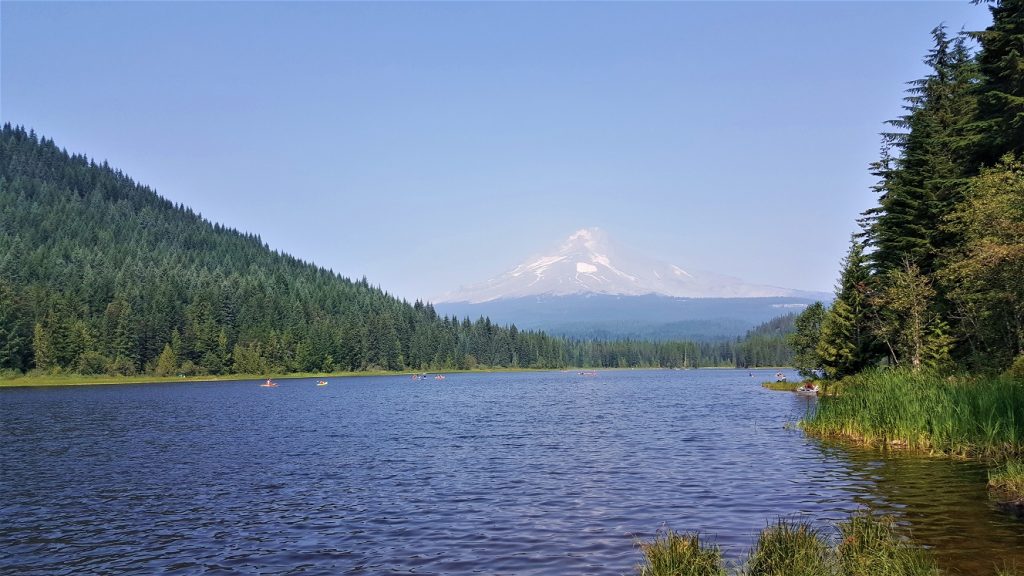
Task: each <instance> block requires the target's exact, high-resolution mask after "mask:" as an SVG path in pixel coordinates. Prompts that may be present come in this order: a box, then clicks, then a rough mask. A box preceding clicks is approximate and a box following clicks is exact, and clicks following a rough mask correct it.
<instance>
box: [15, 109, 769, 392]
mask: <svg viewBox="0 0 1024 576" xmlns="http://www.w3.org/2000/svg"><path fill="white" fill-rule="evenodd" d="M778 340H780V338H776V340H772V339H771V337H769V336H765V335H761V334H758V335H756V337H753V338H751V339H748V340H746V341H741V342H722V343H695V342H658V343H656V342H644V341H629V340H625V341H614V342H596V341H585V340H569V339H562V338H555V337H551V336H548V335H546V334H544V333H541V332H535V331H521V330H517V329H516V328H515V326H509V327H504V326H498V325H495V324H494V323H492V322H491V321H490V320H488V319H487V318H479V319H477V320H475V321H471V320H470V319H468V318H466V319H461V320H460V319H458V318H454V317H446V316H439V315H438V314H437V313H436V312H435V311H434V309H433V307H432V306H431V305H430V304H425V303H423V302H419V301H417V302H414V303H411V304H410V303H408V302H405V301H402V300H399V299H396V298H394V297H392V296H390V295H388V294H387V293H386V292H384V291H382V290H381V289H379V288H377V287H374V286H371V285H370V284H369V283H368V282H367V281H366V279H362V280H358V281H352V280H349V279H347V278H344V277H341V276H339V275H337V274H334V273H333V272H331V271H329V270H326V269H324V268H319V267H317V266H315V265H312V264H309V263H306V262H303V261H300V260H298V259H296V258H293V257H291V256H288V255H286V254H281V253H279V252H277V251H274V250H271V249H270V248H269V247H268V246H266V245H265V244H264V243H263V242H262V241H261V240H260V238H259V237H258V236H256V235H252V234H242V233H239V232H237V231H235V230H231V229H227V228H224V227H222V226H220V225H219V224H213V223H210V222H208V221H206V220H204V219H203V218H202V217H201V216H199V215H198V214H196V213H194V212H193V211H192V210H190V209H189V208H187V207H185V206H180V205H175V204H173V203H172V202H170V201H168V200H166V199H164V198H162V197H160V196H158V195H157V194H156V193H155V192H154V191H153V190H151V189H149V188H147V187H145V186H142V185H139V184H136V183H135V182H134V181H132V180H131V179H130V178H128V177H127V176H126V175H125V174H123V173H121V172H120V171H118V170H115V169H113V168H111V167H110V166H108V165H107V164H106V163H104V164H96V163H95V162H93V161H90V160H89V159H87V158H86V157H85V156H81V155H70V154H68V153H67V152H66V151H63V150H61V149H59V148H58V147H57V146H56V145H55V144H54V143H53V141H52V140H49V139H46V138H40V137H38V136H36V135H35V134H34V133H32V132H28V131H26V130H24V129H22V128H17V127H12V126H11V125H9V124H8V125H5V126H4V127H3V133H2V140H0V371H3V370H6V371H18V372H26V371H32V370H35V371H40V372H46V373H56V372H73V373H79V374H121V375H132V374H140V373H146V374H157V375H169V374H224V373H244V374H263V373H269V372H275V373H288V372H321V371H323V372H329V371H359V370H372V369H384V370H405V369H414V370H427V369H429V370H443V369H467V368H475V367H483V366H488V367H531V368H562V367H568V366H580V367H618V366H636V367H699V366H727V365H734V364H736V363H739V364H740V365H746V364H749V363H759V364H772V365H776V364H785V363H787V359H788V358H789V356H788V355H787V354H788V351H786V350H785V349H784V347H782V346H781V345H780V344H779V342H778Z"/></svg>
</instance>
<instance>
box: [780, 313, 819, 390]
mask: <svg viewBox="0 0 1024 576" xmlns="http://www.w3.org/2000/svg"><path fill="white" fill-rule="evenodd" d="M825 314H826V311H825V306H824V305H823V304H822V303H821V302H815V303H814V304H811V305H810V306H808V307H807V308H806V309H804V311H803V312H801V313H800V315H799V316H797V317H796V320H795V321H794V325H795V331H794V332H793V334H790V335H789V338H788V340H787V341H788V343H789V347H790V348H791V349H792V350H793V356H794V357H793V366H794V367H795V368H796V369H797V371H799V372H800V375H801V376H804V377H805V378H813V377H815V376H816V375H817V373H818V370H820V369H821V367H822V360H821V357H820V356H819V355H818V341H819V340H820V339H821V323H822V321H823V320H824V319H825Z"/></svg>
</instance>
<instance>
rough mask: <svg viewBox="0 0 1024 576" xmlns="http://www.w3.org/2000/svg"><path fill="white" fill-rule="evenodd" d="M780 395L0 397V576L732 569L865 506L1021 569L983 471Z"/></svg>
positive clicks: (1021, 539)
mask: <svg viewBox="0 0 1024 576" xmlns="http://www.w3.org/2000/svg"><path fill="white" fill-rule="evenodd" d="M773 373H774V372H773V371H772V372H769V371H755V372H754V373H753V376H751V375H750V373H749V372H748V371H746V370H743V371H739V370H665V371H606V372H601V373H599V374H598V375H597V376H582V375H579V374H577V373H575V372H544V373H514V374H455V375H449V376H448V377H447V379H445V380H443V381H435V380H433V379H428V380H411V379H409V378H408V377H372V378H371V377H367V378H332V379H330V384H329V385H328V386H324V387H318V386H316V385H315V382H314V381H313V380H311V379H305V380H281V381H280V386H279V387H277V388H261V387H259V386H258V384H259V383H258V382H252V381H249V382H200V383H175V384H147V385H120V386H88V387H65V388H37V389H28V388H25V389H4V390H0V495H2V501H0V572H3V573H17V574H76V575H77V574H89V573H102V574H131V573H134V574H152V573H158V572H159V573H181V574H192V573H212V574H217V573H223V574H231V573H239V572H250V573H254V572H258V573H262V574H278V573H280V574H289V573H295V574H298V573H302V574H342V573H343V574H406V573H408V574H471V573H486V574H552V575H554V574H558V575H561V574H616V575H617V574H631V573H633V569H634V566H635V565H636V563H637V562H638V561H639V559H640V555H639V552H638V551H637V549H636V546H635V542H636V541H637V540H638V539H644V538H649V537H651V536H652V535H653V533H654V532H655V531H656V530H658V529H659V528H663V527H666V526H667V527H671V528H673V529H675V530H692V529H698V530H700V531H701V532H702V533H703V534H706V535H707V537H708V538H710V539H713V540H714V541H716V542H718V543H719V544H721V545H722V546H723V547H724V548H725V550H726V553H727V555H728V556H729V557H730V558H732V559H738V558H740V557H741V556H742V555H743V554H745V552H746V549H747V547H749V545H750V544H751V542H752V541H753V540H754V539H755V537H756V533H757V532H758V531H759V530H760V529H761V528H763V527H764V526H765V523H766V522H767V521H770V520H773V519H774V518H776V517H777V516H779V515H785V516H788V517H801V518H805V519H809V520H811V521H813V522H816V523H822V524H824V523H827V522H828V521H831V520H838V519H841V518H843V517H845V516H846V515H847V514H848V513H849V512H851V511H853V510H856V509H857V508H859V507H862V506H872V507H875V508H880V509H883V510H887V511H891V512H894V513H897V514H899V515H900V516H901V518H903V520H904V522H905V523H906V524H907V525H908V526H909V527H910V528H911V529H912V531H913V533H914V535H915V536H916V537H917V538H919V539H920V540H922V541H923V542H925V543H926V544H928V545H930V546H933V547H935V549H936V552H937V553H938V554H939V556H940V558H941V559H942V561H943V563H944V564H945V565H946V566H949V567H954V568H956V569H958V570H960V571H961V572H962V573H963V574H979V575H981V574H991V573H992V572H993V571H994V567H996V566H997V565H998V566H1002V565H1003V564H1004V563H1005V564H1007V565H1009V564H1012V563H1013V562H1016V563H1017V565H1019V566H1024V523H1022V522H1021V521H1019V520H1016V519H1014V518H1013V517H1011V516H1009V515H1007V514H1005V513H1002V512H999V511H998V510H997V509H996V508H995V507H994V506H993V505H992V503H990V502H989V500H988V498H987V495H986V493H985V487H984V478H985V471H984V469H983V468H982V467H980V466H979V465H976V464H971V463H963V462H953V461H949V460H942V459H932V460H929V459H914V458H883V457H881V456H880V455H878V454H876V453H872V452H863V451H861V452H856V451H850V450H847V449H844V448H842V447H838V446H829V445H825V444H822V443H820V442H817V441H815V440H812V439H808V438H805V437H804V435H803V434H802V433H801V432H800V431H799V430H795V429H792V428H788V429H787V428H786V427H785V426H784V425H785V424H786V423H792V422H795V421H797V420H798V419H799V418H800V417H802V416H803V414H804V413H805V411H806V410H807V409H808V408H809V407H810V406H811V405H812V403H813V402H814V400H813V399H809V398H806V397H801V396H798V395H795V394H790V393H780V392H771V391H767V390H764V389H762V388H760V386H759V385H760V382H762V381H763V380H766V379H771V377H772V375H773ZM791 376H792V374H791Z"/></svg>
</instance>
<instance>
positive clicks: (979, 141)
mask: <svg viewBox="0 0 1024 576" xmlns="http://www.w3.org/2000/svg"><path fill="white" fill-rule="evenodd" d="M989 10H990V11H991V13H992V25H991V26H989V27H988V28H986V29H985V30H983V31H981V32H975V33H973V34H972V36H973V37H974V38H976V39H977V40H978V42H979V43H980V44H981V51H980V52H979V54H978V67H979V69H980V71H981V73H982V75H983V81H982V83H981V86H979V88H978V111H977V115H976V117H975V122H974V123H973V125H972V131H973V135H974V140H973V151H974V157H973V160H974V162H975V168H980V167H981V166H989V167H991V166H994V165H995V164H996V163H997V162H999V160H1000V159H1001V158H1002V157H1003V156H1004V155H1006V154H1011V155H1013V156H1019V155H1020V154H1021V153H1024V0H997V1H995V2H991V4H990V6H989Z"/></svg>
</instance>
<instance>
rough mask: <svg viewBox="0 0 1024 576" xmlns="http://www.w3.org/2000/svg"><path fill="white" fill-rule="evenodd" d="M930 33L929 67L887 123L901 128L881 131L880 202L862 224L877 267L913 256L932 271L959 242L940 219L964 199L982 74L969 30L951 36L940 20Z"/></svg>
mask: <svg viewBox="0 0 1024 576" xmlns="http://www.w3.org/2000/svg"><path fill="white" fill-rule="evenodd" d="M932 38H933V40H934V43H935V45H934V48H933V49H932V50H931V51H930V52H929V53H928V56H927V57H926V58H925V63H926V64H928V66H929V67H930V68H931V73H930V74H929V75H928V76H926V77H925V78H922V79H920V80H916V81H914V82H911V87H910V88H909V89H908V91H907V92H908V95H907V97H906V98H905V102H906V104H905V106H904V109H905V110H906V114H905V115H903V116H902V117H900V118H898V119H896V120H891V121H889V122H888V124H890V125H891V126H893V127H894V128H896V129H897V131H894V132H888V133H885V134H883V139H884V142H885V145H884V146H883V151H882V158H881V159H880V160H879V161H878V162H876V163H875V164H874V165H873V174H875V175H876V176H878V177H879V178H880V179H881V180H880V182H879V184H878V185H877V186H876V188H875V189H876V191H877V192H878V193H879V194H880V196H879V204H878V206H877V207H875V208H872V209H870V210H868V211H867V212H865V213H864V217H863V218H862V219H861V225H862V226H863V227H864V239H865V243H866V245H867V247H869V248H871V249H872V251H871V253H870V256H869V259H870V261H871V264H872V268H873V270H874V271H875V272H877V273H884V272H885V271H886V270H894V269H898V268H900V267H901V266H902V265H903V262H904V261H906V260H907V259H909V260H910V261H911V262H912V263H914V264H915V265H917V266H918V268H919V269H921V270H922V271H923V272H924V273H926V274H930V273H932V272H933V271H934V270H935V269H936V268H937V266H938V263H937V258H938V257H939V255H940V253H941V252H942V250H944V249H946V248H947V247H948V246H950V245H953V244H955V242H956V238H955V237H952V236H950V235H949V234H948V233H947V232H945V231H943V229H942V227H941V226H940V225H941V223H942V221H943V219H944V218H945V217H946V216H947V215H948V214H949V213H950V212H951V211H952V210H953V209H954V207H955V206H956V204H957V203H958V202H959V201H960V199H961V197H962V194H963V189H964V187H965V183H966V180H965V178H966V175H967V173H968V172H969V169H968V161H967V159H966V155H965V151H964V148H965V146H966V142H967V141H968V140H967V137H966V136H965V133H966V131H967V126H968V124H969V122H970V120H971V116H972V115H973V113H974V108H975V99H974V96H973V90H974V86H975V84H976V82H977V77H978V72H977V67H976V66H975V65H974V63H973V60H972V58H971V54H970V51H969V50H968V48H967V46H966V43H965V38H964V36H963V35H958V36H956V37H954V38H952V39H951V38H950V37H949V36H948V35H947V33H946V30H945V28H944V27H943V26H939V27H937V28H935V29H934V30H933V31H932Z"/></svg>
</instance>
